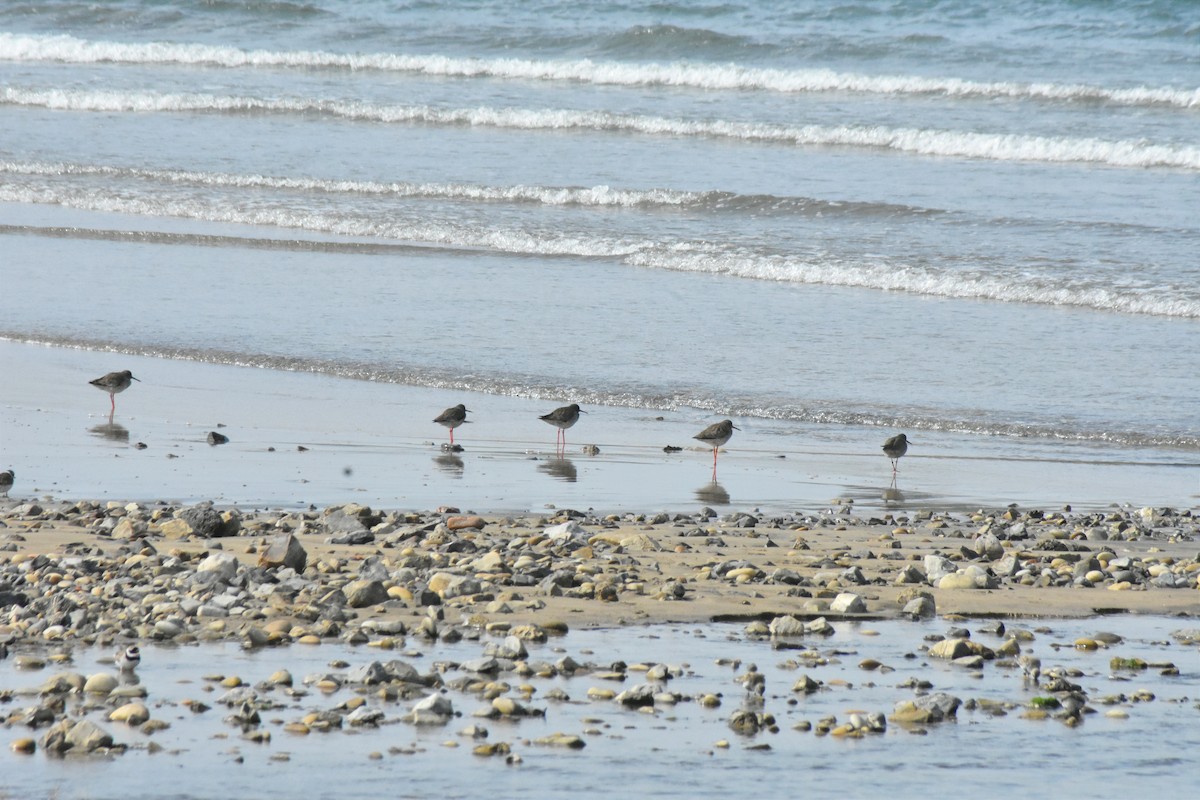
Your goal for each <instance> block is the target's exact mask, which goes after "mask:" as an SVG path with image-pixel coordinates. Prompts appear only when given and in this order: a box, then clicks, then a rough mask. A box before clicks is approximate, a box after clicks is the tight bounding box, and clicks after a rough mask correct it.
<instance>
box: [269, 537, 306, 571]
mask: <svg viewBox="0 0 1200 800" xmlns="http://www.w3.org/2000/svg"><path fill="white" fill-rule="evenodd" d="M258 565H259V566H260V567H265V568H268V569H275V568H278V567H287V568H289V569H294V570H295V571H296V572H304V568H305V567H306V566H308V552H307V551H306V550H305V549H304V546H303V545H302V544H300V540H299V539H297V538H296V537H295V536H293V535H292V534H290V533H285V534H280V535H279V536H276V537H274V538H273V539H271V543H270V544H269V545H268V546H267V549H266V550H264V551H263V553H262V555H260V556H259V557H258Z"/></svg>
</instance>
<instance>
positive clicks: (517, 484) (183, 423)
mask: <svg viewBox="0 0 1200 800" xmlns="http://www.w3.org/2000/svg"><path fill="white" fill-rule="evenodd" d="M0 367H2V368H3V371H4V374H5V376H6V379H5V381H3V382H0V469H14V470H16V473H17V482H16V485H15V486H14V487H13V491H12V496H13V497H14V498H18V499H21V498H24V499H41V498H44V497H47V496H49V497H51V498H57V499H81V498H100V499H105V500H108V499H114V500H122V501H138V502H155V501H162V500H165V501H174V502H186V503H195V502H199V501H203V500H212V501H214V502H216V503H217V504H219V505H223V506H233V505H237V506H240V507H243V508H254V507H280V508H305V507H307V506H309V505H315V506H317V507H325V506H329V505H334V504H337V503H345V502H349V501H354V502H360V503H365V504H369V505H372V506H376V507H381V508H389V509H410V510H426V509H435V508H438V507H440V506H443V505H453V506H457V507H460V508H463V509H471V510H474V511H478V512H481V513H521V514H528V513H538V512H542V511H544V510H546V509H548V508H550V507H569V508H577V509H582V510H587V509H594V510H596V511H597V512H601V513H610V512H651V511H653V512H656V511H662V510H666V511H671V512H676V511H682V512H693V511H696V510H697V509H699V508H700V507H703V506H711V507H713V508H715V509H716V510H717V511H719V512H721V513H727V512H729V511H734V510H746V511H754V510H756V509H757V510H762V511H766V512H781V513H793V512H797V511H803V512H816V511H819V510H821V509H827V508H835V507H837V505H838V504H839V501H840V500H842V499H853V500H854V501H855V503H856V507H857V508H858V509H859V510H860V511H866V510H873V511H875V512H879V513H882V512H887V511H891V512H893V513H911V512H913V511H915V510H919V509H949V510H956V511H970V510H974V509H978V508H1002V507H1004V506H1006V505H1008V504H1010V503H1017V504H1019V506H1020V507H1022V508H1046V509H1053V508H1062V507H1063V506H1064V505H1071V506H1072V507H1073V508H1075V509H1076V510H1084V509H1107V508H1109V507H1110V506H1113V505H1114V504H1120V505H1125V504H1130V505H1132V506H1133V507H1135V508H1136V507H1141V506H1146V505H1153V506H1172V507H1181V508H1188V507H1195V506H1196V504H1197V502H1198V498H1200V492H1198V489H1200V483H1198V478H1197V472H1196V469H1195V467H1194V466H1191V467H1189V466H1186V465H1181V464H1179V463H1174V464H1167V463H1153V462H1151V463H1135V462H1132V461H1128V460H1122V459H1120V458H1114V457H1113V456H1112V454H1111V453H1109V452H1107V451H1105V450H1104V449H1102V448H1096V447H1083V446H1074V447H1051V446H1045V447H1042V448H1040V449H1039V448H1033V449H1031V445H1030V444H1029V443H1026V442H1024V441H1019V440H1012V441H1008V440H1001V439H996V440H979V439H978V437H957V436H954V435H951V434H934V433H932V432H925V433H924V434H923V435H922V436H921V437H919V438H918V437H916V436H914V437H912V438H913V439H914V440H915V444H914V445H913V446H912V447H911V448H910V450H909V453H908V455H907V456H905V457H904V459H903V460H902V461H901V464H900V474H899V476H898V478H897V480H896V481H895V482H894V483H893V481H892V474H891V468H890V466H889V464H888V461H887V459H886V458H885V457H884V455H883V453H882V452H881V451H880V445H881V443H882V441H883V439H884V438H886V436H887V435H889V434H890V433H891V431H882V430H878V429H870V428H864V429H861V430H859V429H846V428H843V427H841V426H832V427H830V426H806V425H796V424H792V423H785V422H777V421H772V420H766V419H757V420H737V421H736V422H737V424H738V426H739V427H740V428H741V430H740V431H738V432H736V433H735V435H734V437H733V439H732V440H731V441H730V442H729V443H728V444H727V445H726V446H725V448H724V449H723V451H722V454H721V458H720V464H719V467H718V474H717V480H716V481H715V482H714V481H713V476H712V457H711V451H710V450H709V449H708V448H705V447H703V446H702V445H700V443H699V442H696V441H695V440H693V439H692V437H693V435H694V434H696V433H697V432H698V431H700V430H701V429H702V428H704V427H705V426H707V425H708V424H710V423H712V422H714V421H715V420H714V419H713V418H712V417H711V416H710V415H708V414H707V413H706V412H705V411H703V410H701V409H692V408H686V407H683V408H676V409H671V410H664V411H661V412H660V411H650V410H645V409H629V408H618V407H590V408H588V409H587V410H588V414H587V416H586V417H584V418H583V419H582V420H581V421H580V422H579V424H577V425H576V426H575V427H573V428H571V429H570V430H568V431H567V448H566V453H565V456H564V457H559V456H557V455H556V454H555V434H556V429H554V428H552V427H551V426H549V425H547V424H545V423H544V422H541V421H540V420H539V419H538V416H539V415H541V414H545V413H547V412H549V411H551V410H552V409H554V408H555V407H557V406H559V405H563V404H564V403H568V402H571V401H572V399H574V398H569V397H553V398H535V397H508V396H494V395H470V394H467V395H464V394H463V393H461V392H456V391H454V390H453V389H452V388H446V389H436V388H420V387H411V386H398V385H392V384H377V383H372V382H369V381H355V380H345V379H335V378H330V377H327V376H323V375H313V374H307V373H289V372H278V371H271V370H263V369H257V368H247V367H238V366H231V365H219V364H207V363H198V362H194V361H187V360H177V359H171V358H153V357H147V356H128V355H123V354H116V353H110V352H103V351H96V350H82V349H80V350H75V349H69V348H61V347H47V346H41V345H33V344H18V343H15V342H12V341H6V340H0ZM124 369H128V370H130V371H132V373H133V374H134V375H135V376H136V377H138V378H140V379H141V382H140V383H135V384H134V385H133V386H132V387H131V388H130V389H129V390H128V391H126V392H124V393H122V394H120V395H118V396H117V404H116V405H117V407H116V413H115V414H114V415H113V417H112V419H111V420H110V419H109V398H108V396H107V395H106V394H104V393H102V392H99V391H97V390H96V389H94V388H93V387H91V386H89V385H88V381H89V380H90V379H92V378H96V377H99V376H100V375H103V374H105V373H107V372H111V371H117V370H124ZM458 403H465V404H466V406H467V407H468V408H469V409H471V412H472V413H471V414H470V415H469V416H468V419H469V420H470V422H469V423H468V424H466V425H463V426H462V427H460V428H459V429H458V430H457V431H456V432H455V438H456V441H458V442H459V443H460V444H461V445H462V446H463V448H464V450H463V451H462V452H459V453H448V452H445V451H444V450H443V448H442V445H443V444H445V443H446V442H447V441H448V435H447V431H446V430H445V429H444V428H442V427H441V426H440V425H437V424H435V423H434V422H433V418H434V417H435V416H437V414H439V413H440V412H441V411H442V410H443V409H444V408H447V407H450V406H453V405H456V404H458ZM211 431H215V432H218V433H221V434H223V435H225V436H227V437H228V438H229V442H228V443H227V444H223V445H220V446H211V445H209V444H208V442H207V435H208V433H209V432H211ZM139 445H145V447H144V448H140V447H139ZM587 445H592V446H594V448H595V450H593V449H591V448H586V446H587ZM668 446H670V447H677V448H680V449H679V450H677V451H671V452H666V451H665V450H664V448H666V447H668Z"/></svg>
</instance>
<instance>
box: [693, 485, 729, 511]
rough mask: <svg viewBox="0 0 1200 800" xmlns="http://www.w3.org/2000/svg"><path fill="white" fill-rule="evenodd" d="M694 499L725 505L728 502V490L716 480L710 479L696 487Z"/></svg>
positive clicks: (714, 504) (715, 504)
mask: <svg viewBox="0 0 1200 800" xmlns="http://www.w3.org/2000/svg"><path fill="white" fill-rule="evenodd" d="M696 499H697V500H699V501H700V502H701V503H707V504H709V505H713V506H727V505H729V503H730V499H729V492H727V491H725V487H724V486H722V485H721V484H719V483H717V482H716V481H710V482H709V483H706V484H704V485H703V486H701V487H700V488H699V489H697V490H696Z"/></svg>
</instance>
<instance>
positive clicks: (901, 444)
mask: <svg viewBox="0 0 1200 800" xmlns="http://www.w3.org/2000/svg"><path fill="white" fill-rule="evenodd" d="M907 452H908V436H906V435H905V434H903V433H898V434H896V435H895V436H893V437H891V438H890V439H888V440H887V441H886V442H884V443H883V454H884V455H885V456H887V457H888V458H890V459H891V460H892V474H893V475H895V474H896V463H897V462H898V461H899V460H900V457H901V456H903V455H904V454H905V453H907Z"/></svg>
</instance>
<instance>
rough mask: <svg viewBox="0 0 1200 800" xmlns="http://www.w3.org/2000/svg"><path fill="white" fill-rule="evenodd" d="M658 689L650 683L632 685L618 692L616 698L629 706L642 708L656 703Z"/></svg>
mask: <svg viewBox="0 0 1200 800" xmlns="http://www.w3.org/2000/svg"><path fill="white" fill-rule="evenodd" d="M656 691H657V689H655V688H654V687H653V686H651V685H650V684H648V683H642V684H638V685H637V686H630V687H629V688H628V689H626V690H625V691H623V692H621V693H620V694H618V695H617V696H616V697H615V698H613V699H614V700H616V701H617V702H618V703H620V704H621V705H623V706H625V707H627V708H642V707H643V706H652V705H654V693H655V692H656Z"/></svg>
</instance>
